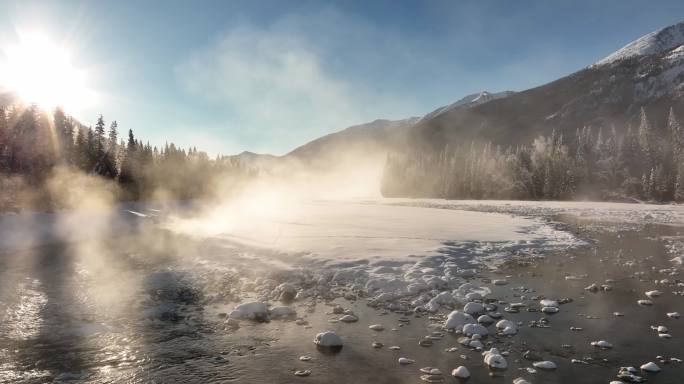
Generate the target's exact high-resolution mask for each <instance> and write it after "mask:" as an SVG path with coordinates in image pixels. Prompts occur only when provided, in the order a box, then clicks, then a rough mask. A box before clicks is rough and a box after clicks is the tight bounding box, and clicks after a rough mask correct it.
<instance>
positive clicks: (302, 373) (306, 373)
mask: <svg viewBox="0 0 684 384" xmlns="http://www.w3.org/2000/svg"><path fill="white" fill-rule="evenodd" d="M294 374H295V376H300V377H306V376H310V375H311V370H310V369H307V370H304V371H295V373H294Z"/></svg>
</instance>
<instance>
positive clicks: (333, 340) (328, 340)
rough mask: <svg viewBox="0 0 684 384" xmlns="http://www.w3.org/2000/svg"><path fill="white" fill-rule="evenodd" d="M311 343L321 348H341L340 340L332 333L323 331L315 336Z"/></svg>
mask: <svg viewBox="0 0 684 384" xmlns="http://www.w3.org/2000/svg"><path fill="white" fill-rule="evenodd" d="M313 342H314V344H316V345H318V346H321V347H327V348H335V347H338V348H339V347H342V339H341V338H340V337H339V336H337V334H336V333H335V332H333V331H325V332H321V333H319V334H317V335H316V337H315V338H314V340H313Z"/></svg>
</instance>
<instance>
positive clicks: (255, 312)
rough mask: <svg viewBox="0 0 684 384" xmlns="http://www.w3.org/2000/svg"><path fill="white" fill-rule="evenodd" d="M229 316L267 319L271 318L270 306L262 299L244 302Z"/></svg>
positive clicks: (233, 317) (232, 317)
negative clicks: (269, 314)
mask: <svg viewBox="0 0 684 384" xmlns="http://www.w3.org/2000/svg"><path fill="white" fill-rule="evenodd" d="M228 317H230V318H231V319H248V320H258V321H267V320H268V319H269V316H268V307H267V306H266V303H264V302H261V301H252V302H249V303H243V304H240V305H238V306H237V307H235V309H234V310H233V311H232V312H230V314H228Z"/></svg>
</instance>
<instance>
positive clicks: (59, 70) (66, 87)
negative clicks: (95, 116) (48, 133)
mask: <svg viewBox="0 0 684 384" xmlns="http://www.w3.org/2000/svg"><path fill="white" fill-rule="evenodd" d="M0 86H2V87H4V88H5V89H7V90H9V91H11V92H14V93H16V94H17V95H18V96H19V97H20V98H21V99H22V101H24V102H27V103H35V104H37V105H39V106H41V107H43V108H46V109H51V108H54V107H57V106H61V107H63V108H64V109H65V110H67V111H69V112H70V113H74V112H76V111H79V110H81V109H82V108H83V107H85V106H86V104H90V103H92V101H93V92H92V91H90V90H89V89H88V88H87V87H86V71H85V70H83V69H78V68H75V67H74V66H73V65H72V63H71V58H70V55H69V51H68V50H67V49H66V48H65V47H62V46H60V45H57V44H55V43H54V42H52V41H50V39H48V38H47V37H46V36H44V35H40V34H24V35H20V37H19V42H18V43H17V44H13V45H8V46H6V47H4V48H3V49H2V56H1V57H0Z"/></svg>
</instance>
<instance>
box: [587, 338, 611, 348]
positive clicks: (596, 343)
mask: <svg viewBox="0 0 684 384" xmlns="http://www.w3.org/2000/svg"><path fill="white" fill-rule="evenodd" d="M591 345H592V346H594V347H596V348H601V349H611V348H613V344H611V343H609V342H607V341H605V340H599V341H592V342H591Z"/></svg>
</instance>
